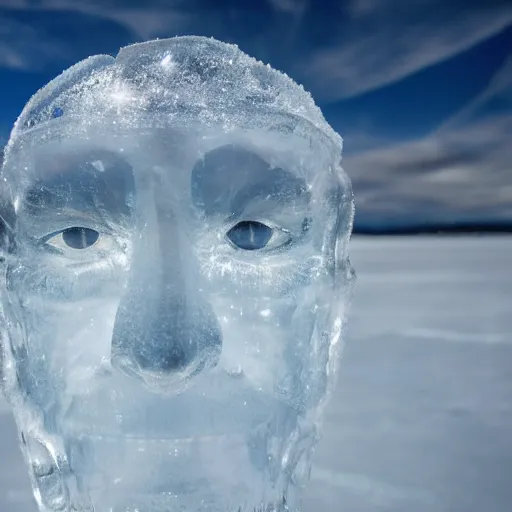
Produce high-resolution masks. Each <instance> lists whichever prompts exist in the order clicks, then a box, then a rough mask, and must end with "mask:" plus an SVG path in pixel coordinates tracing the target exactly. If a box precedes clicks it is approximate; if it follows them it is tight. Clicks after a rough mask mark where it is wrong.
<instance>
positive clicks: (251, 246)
mask: <svg viewBox="0 0 512 512" xmlns="http://www.w3.org/2000/svg"><path fill="white" fill-rule="evenodd" d="M227 237H228V238H229V240H230V241H231V242H232V243H233V244H234V245H235V246H236V247H238V248H239V249H244V250H246V251H255V250H258V249H263V248H264V247H267V246H268V244H269V242H270V241H273V242H274V243H273V244H272V245H273V246H276V245H282V244H283V243H284V242H286V241H288V236H287V234H285V233H284V232H282V231H279V230H276V229H272V228H271V227H269V226H267V225H266V224H263V223H262V222H256V221H252V220H244V221H241V222H239V223H238V224H236V225H235V226H234V227H232V228H231V229H230V230H229V231H228V233H227Z"/></svg>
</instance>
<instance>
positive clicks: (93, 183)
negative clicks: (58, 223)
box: [23, 151, 134, 216]
mask: <svg viewBox="0 0 512 512" xmlns="http://www.w3.org/2000/svg"><path fill="white" fill-rule="evenodd" d="M36 175H37V176H39V178H38V179H36V181H35V182H34V183H32V185H31V186H30V187H29V188H28V190H26V192H25V194H24V201H23V204H24V210H25V211H26V212H27V213H28V214H31V215H33V216H46V215H52V214H53V215H54V214H55V212H56V211H59V212H61V213H62V212H68V213H69V212H74V213H75V214H78V215H87V214H94V212H95V211H97V210H103V211H104V212H108V213H109V214H112V215H116V214H117V215H123V214H124V215H127V214H129V213H130V212H129V205H128V198H129V196H130V194H133V192H134V179H133V172H132V169H131V167H130V165H129V164H128V163H127V162H126V161H124V160H122V159H121V158H119V157H118V156H117V155H115V154H112V153H108V152H105V151H92V152H88V153H86V154H81V155H71V156H66V155H55V156H47V157H43V158H41V159H40V160H39V161H38V162H37V163H36Z"/></svg>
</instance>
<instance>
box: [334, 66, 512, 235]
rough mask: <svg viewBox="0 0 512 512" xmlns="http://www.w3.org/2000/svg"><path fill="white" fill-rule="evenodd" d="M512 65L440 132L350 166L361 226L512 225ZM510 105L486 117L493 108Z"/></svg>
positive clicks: (354, 159) (361, 157) (358, 158)
mask: <svg viewBox="0 0 512 512" xmlns="http://www.w3.org/2000/svg"><path fill="white" fill-rule="evenodd" d="M511 83H512V61H511V60H509V61H508V62H507V63H506V64H505V65H504V66H503V68H502V69H501V70H500V71H499V72H498V73H496V75H495V76H494V78H493V80H491V83H490V84H489V87H488V88H487V89H486V90H485V91H483V92H482V93H481V94H480V95H479V96H478V97H477V98H476V99H475V100H474V101H473V102H472V103H471V104H470V105H469V106H468V107H467V108H465V109H463V110H462V111H461V112H459V113H458V114H456V115H455V116H454V117H453V118H451V119H450V120H449V121H447V122H446V123H445V124H444V125H443V126H442V127H441V128H440V129H439V130H436V131H435V132H433V133H432V134H430V135H428V136H426V137H423V138H421V139H418V140H414V141H411V142H408V143H404V144H398V145H394V146H391V147H386V148H378V149H375V150H368V151H364V152H362V153H360V154H355V155H352V156H350V157H349V158H347V159H346V161H344V167H345V170H346V171H347V172H348V174H349V175H350V176H351V178H352V181H353V185H354V190H355V196H356V203H357V206H358V216H359V219H357V215H356V220H358V222H359V225H361V226H374V227H379V226H381V225H390V224H391V225H393V224H394V225H396V226H397V227H399V226H407V225H414V224H418V223H432V224H440V225H448V224H452V223H457V222H508V223H512V164H511V162H512V145H511V144H510V134H511V133H512V108H510V107H512V102H511V101H510V100H511V90H510V84H511ZM497 101H499V102H500V104H501V105H502V106H503V105H505V104H506V105H508V108H503V109H501V110H500V111H499V112H495V113H494V114H493V115H491V116H489V115H486V112H487V109H486V108H485V107H486V105H489V104H492V103H493V102H497Z"/></svg>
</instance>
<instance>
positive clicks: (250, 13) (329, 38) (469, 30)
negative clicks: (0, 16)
mask: <svg viewBox="0 0 512 512" xmlns="http://www.w3.org/2000/svg"><path fill="white" fill-rule="evenodd" d="M2 8H3V9H4V11H5V12H7V13H8V12H9V11H10V12H26V11H35V10H37V11H39V12H42V11H49V12H56V11H61V12H63V11H70V12H71V11H72V12H79V13H83V14H86V15H89V16H97V17H98V18H104V19H109V20H112V21H113V22H115V23H118V24H120V25H121V26H123V27H124V28H125V29H126V30H128V31H130V33H131V34H133V38H134V41H135V40H147V39H151V38H154V37H157V36H158V37H165V36H172V35H174V34H177V33H183V32H186V33H189V34H190V33H195V34H198V35H203V34H206V35H213V36H217V37H224V38H225V39H227V40H230V41H235V42H237V43H239V44H241V46H242V47H244V48H248V49H249V50H250V51H251V50H254V52H255V53H256V55H255V56H257V57H259V58H261V59H264V60H268V59H274V60H275V61H276V62H277V63H278V64H280V63H282V64H283V65H285V66H286V67H287V71H288V72H289V73H290V74H291V75H292V76H293V77H294V78H296V79H298V80H300V81H301V82H302V83H304V84H305V85H306V87H307V88H308V89H310V90H311V91H312V92H313V94H314V95H315V97H316V98H318V99H321V100H323V101H324V102H328V101H335V100H339V99H343V98H348V97H353V96H357V95H360V94H363V93H365V92H368V91H371V90H374V89H376V88H379V87H382V86H385V85H388V84H391V83H393V82H395V81H398V80H401V79H403V78H404V77H406V76H408V75H410V74H412V73H415V72H417V71H419V70H421V69H423V68H425V67H427V66H431V65H434V64H436V63H438V62H441V61H443V60H446V59H448V58H450V57H452V56H454V55H456V54H458V53H460V52H463V51H465V50H467V49H468V48H470V47H471V46H473V45H475V44H477V43H479V42H481V41H483V40H485V39H487V38H489V37H491V36H492V35H494V34H497V33H498V32H500V31H501V30H503V29H504V28H506V27H507V26H509V25H510V24H511V23H512V4H511V3H510V2H509V1H508V0H491V1H489V2H488V3H484V2H483V1H479V2H476V1H475V0H467V1H466V2H457V1H456V2H450V3H449V4H446V2H444V1H442V0H418V1H417V2H410V1H408V0H394V1H393V2H383V1H382V0H352V1H349V2H347V3H339V2H325V3H322V6H321V8H320V7H319V5H318V4H317V3H316V2H311V1H309V0H266V2H264V3H262V4H253V3H252V2H242V3H240V4H233V3H228V2H226V6H225V9H223V8H216V9H213V8H212V5H211V2H207V1H206V0H189V1H188V2H184V1H183V0H174V1H173V0H169V1H167V2H164V1H163V0H153V1H151V0H148V1H147V2H145V3H144V4H142V2H141V3H140V4H137V3H133V2H132V3H131V6H129V7H127V4H126V3H124V2H119V1H116V0H104V1H102V2H99V1H95V0H73V1H71V0H40V1H38V2H33V1H28V0H4V1H3V2H2ZM258 9H260V10H261V9H270V10H269V12H268V16H267V15H264V16H263V15H262V16H259V17H257V16H256V14H257V13H258V12H259V11H258ZM262 12H263V11H262ZM265 12H266V11H265ZM317 13H321V17H320V18H318V19H316V20H315V21H314V22H311V21H310V18H311V16H313V15H318V16H320V15H319V14H317ZM322 23H323V24H325V29H324V30H323V31H322V30H321V29H322V27H321V26H320V27H318V26H316V25H317V24H322ZM4 24H5V22H4ZM16 30H17V31H19V33H20V34H24V33H27V34H28V36H29V37H28V38H27V41H31V42H33V43H34V44H35V45H37V44H40V45H42V48H46V50H45V51H41V52H40V53H41V56H40V58H39V59H37V62H39V63H40V65H41V66H44V64H45V62H47V61H48V60H50V59H51V58H52V57H51V49H52V48H55V56H54V58H59V57H61V56H62V48H61V47H62V43H56V42H55V41H53V43H51V40H52V39H51V37H52V34H45V33H44V31H43V32H39V33H38V32H36V31H35V29H34V27H31V26H24V27H19V26H18V27H16ZM319 30H320V32H319ZM14 32H15V31H14V28H13V29H11V30H10V31H5V30H4V32H3V33H2V32H0V41H1V43H0V44H1V46H0V52H1V53H2V55H0V64H2V65H4V66H10V67H15V68H20V67H25V68H27V69H30V68H31V67H32V66H33V65H34V60H35V59H34V57H33V56H31V55H30V52H29V51H28V50H27V48H26V46H27V45H23V44H20V43H19V39H20V38H19V37H16V35H15V33H14ZM319 33H320V34H321V37H320V40H319V42H318V41H317V39H318V37H319ZM49 40H50V43H49V42H48V41H49ZM16 41H18V43H16ZM34 52H35V53H36V54H37V52H38V50H37V48H34Z"/></svg>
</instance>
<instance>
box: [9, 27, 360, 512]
mask: <svg viewBox="0 0 512 512" xmlns="http://www.w3.org/2000/svg"><path fill="white" fill-rule="evenodd" d="M340 161H341V139H340V137H339V136H338V135H337V134H336V133H335V132H334V131H333V130H332V129H331V128H330V127H329V125H328V124H327V123H326V121H325V120H324V118H323V116H322V114H321V111H320V110H319V109H318V108H317V107H316V105H315V103H314V101H313V99H312V98H311V96H310V95H309V94H308V93H307V92H305V91H304V89H303V88H302V87H300V86H298V85H297V84H296V83H295V82H293V81H292V80H291V79H290V78H288V77H287V76H285V75H284V74H281V73H279V72H277V71H275V70H273V69H271V68H270V67H269V66H265V65H263V64H262V63H260V62H257V61H256V60H254V59H252V58H250V57H248V56H247V55H245V54H244V53H242V52H241V51H240V50H239V49H238V48H237V47H236V46H232V45H227V44H224V43H220V42H218V41H215V40H213V39H206V38H200V37H181V38H174V39H169V40H159V41H152V42H148V43H143V44H138V45H134V46H129V47H126V48H124V49H122V50H121V51H120V53H119V55H118V56H117V57H116V58H115V59H114V58H112V57H108V56H95V57H91V58H89V59H86V60H84V61H82V62H80V63H78V64H77V65H75V66H73V67H72V68H70V69H69V70H67V71H65V72H64V73H63V74H62V75H60V76H59V77H57V78H56V79H55V80H53V81H52V82H50V83H49V84H48V85H47V86H46V87H44V88H43V89H41V90H40V91H39V92H38V93H37V94H36V95H35V96H34V97H33V98H32V99H31V100H30V101H29V103H28V104H27V106H26V107H25V109H24V110H23V112H22V114H21V116H20V117H19V119H18V121H17V122H16V125H15V127H14V129H13V131H12V134H11V138H10V140H9V143H8V147H7V149H6V154H5V161H4V165H3V168H2V173H1V180H2V193H3V195H2V199H1V201H2V203H1V217H2V219H3V224H4V236H3V238H2V255H1V260H0V261H1V263H0V265H1V270H2V279H3V280H5V286H2V287H1V291H0V293H1V302H0V308H1V310H0V314H1V315H2V317H3V320H2V321H1V322H0V324H1V325H2V329H3V330H2V333H1V335H2V352H1V353H2V361H3V363H2V371H3V382H4V391H5V394H6V396H7V398H8V400H9V402H10V404H11V406H12V408H13V410H14V413H15V418H16V421H17V425H18V429H19V431H20V440H21V444H22V448H23V452H24V455H25V458H26V462H27V466H28V468H29V472H30V477H31V481H32V485H33V488H34V494H35V497H36V500H37V502H38V504H39V507H40V509H41V510H42V511H57V510H59V511H60V510H66V511H71V510H73V511H80V512H84V511H93V510H94V511H95V512H135V511H139V512H160V511H170V510H186V511H199V510H201V511H203V510H204V511H222V512H226V511H230V510H231V511H233V512H236V511H239V510H240V511H253V510H255V509H257V510H284V509H287V508H289V509H295V508H296V507H298V506H299V505H298V502H299V498H298V495H299V494H298V490H299V488H300V486H301V485H302V484H303V483H304V482H305V481H306V480H307V476H308V470H309V466H310V456H311V451H312V447H313V446H314V444H315V442H316V441H317V439H318V435H319V425H320V422H321V412H322V407H323V405H324V403H325V401H326V398H327V397H328V395H329V389H330V388H331V387H332V384H333V380H334V376H335V370H336V366H337V361H338V357H339V348H340V346H341V342H340V337H341V333H342V330H343V325H344V318H345V309H346V305H347V300H348V298H349V296H350V290H351V283H352V281H353V272H352V270H351V267H350V262H349V259H348V251H347V245H348V239H349V236H350V231H351V228H352V219H353V199H352V191H351V187H350V183H349V180H348V178H347V176H346V175H345V173H344V172H343V170H342V168H341V167H340Z"/></svg>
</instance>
